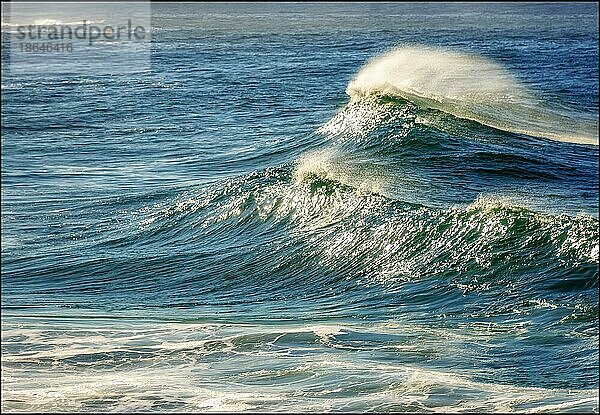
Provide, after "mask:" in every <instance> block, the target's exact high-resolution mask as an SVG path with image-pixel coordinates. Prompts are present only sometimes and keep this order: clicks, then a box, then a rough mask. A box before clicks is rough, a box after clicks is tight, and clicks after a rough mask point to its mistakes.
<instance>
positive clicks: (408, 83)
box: [346, 46, 598, 145]
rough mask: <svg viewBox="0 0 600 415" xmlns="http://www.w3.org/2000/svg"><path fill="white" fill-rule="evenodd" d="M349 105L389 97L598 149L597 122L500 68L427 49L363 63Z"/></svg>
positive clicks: (350, 88) (469, 57)
mask: <svg viewBox="0 0 600 415" xmlns="http://www.w3.org/2000/svg"><path fill="white" fill-rule="evenodd" d="M346 92H347V93H348V95H350V96H351V97H352V98H353V99H354V100H357V99H361V98H362V97H365V96H369V95H372V94H385V95H395V96H400V97H402V98H405V99H408V100H410V101H412V102H414V103H416V104H417V105H420V106H423V107H428V108H434V109H438V110H441V111H444V112H447V113H450V114H452V115H455V116H457V117H461V118H466V119H471V120H474V121H477V122H479V123H482V124H485V125H488V126H491V127H494V128H498V129H501V130H506V131H511V132H515V133H524V134H528V135H532V136H537V137H543V138H549V139H554V140H560V141H567V142H575V143H582V144H594V145H598V117H597V115H595V114H582V113H579V112H577V111H574V110H572V109H568V108H566V107H564V106H563V107H559V105H558V104H556V103H554V104H551V105H549V104H547V103H546V102H544V101H543V100H541V99H540V98H538V97H536V96H535V95H534V94H533V93H532V92H530V91H529V90H528V89H527V88H526V87H525V86H524V85H522V84H521V83H520V82H518V81H517V80H516V79H515V78H514V77H513V76H512V75H511V74H510V73H509V72H508V71H507V70H506V69H504V68H503V67H502V66H501V65H499V64H497V63H495V62H493V61H491V60H489V59H486V58H484V57H481V56H477V55H475V54H472V53H466V52H458V51H454V50H449V49H442V48H436V47H429V46H408V47H401V48H398V49H395V50H392V51H390V52H388V53H385V54H383V55H382V56H379V57H376V58H375V59H373V60H372V61H370V62H369V63H368V64H366V65H365V66H364V67H363V68H362V69H361V70H360V71H359V72H358V74H357V75H356V76H355V77H354V78H353V79H352V80H351V81H350V83H349V84H348V87H347V89H346Z"/></svg>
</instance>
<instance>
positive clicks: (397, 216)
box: [2, 3, 599, 412]
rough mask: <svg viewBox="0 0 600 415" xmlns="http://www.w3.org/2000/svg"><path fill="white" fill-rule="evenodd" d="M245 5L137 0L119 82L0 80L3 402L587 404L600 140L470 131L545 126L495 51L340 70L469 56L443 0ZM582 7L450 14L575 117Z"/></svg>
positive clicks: (593, 367) (472, 407)
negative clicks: (142, 40)
mask: <svg viewBox="0 0 600 415" xmlns="http://www.w3.org/2000/svg"><path fill="white" fill-rule="evenodd" d="M238 6H239V7H238ZM238 6H236V10H238V11H236V12H235V13H238V14H235V13H234V12H233V11H232V10H231V7H230V6H227V5H223V4H199V3H190V4H187V3H186V4H182V5H179V6H177V8H175V9H173V8H170V7H171V6H168V5H167V4H162V3H155V4H153V8H154V10H155V15H153V24H154V25H156V26H157V27H156V28H155V36H156V37H155V39H154V41H153V48H154V49H153V51H154V52H153V53H154V55H153V70H152V71H151V72H150V73H144V74H142V75H139V77H134V78H133V79H132V78H130V75H128V76H123V77H118V76H112V77H105V78H103V77H100V78H91V77H86V76H81V77H77V76H72V77H65V76H64V75H63V74H58V75H56V76H55V78H52V79H50V80H48V81H44V82H40V81H39V79H32V78H28V77H27V76H25V75H19V76H15V75H12V77H6V78H5V77H4V76H3V79H2V82H3V85H2V88H3V89H2V94H3V106H2V112H3V113H2V116H3V123H2V133H3V148H2V156H3V169H2V183H3V184H2V186H3V188H2V190H3V196H2V197H3V199H2V208H3V209H2V409H3V410H10V411H23V412H25V411H30V412H31V411H34V412H44V411H45V412H48V411H54V412H56V411H60V412H101V411H115V412H123V411H134V412H139V411H143V412H154V411H156V412H161V411H162V412H165V411H176V412H198V411H225V412H243V411H253V412H276V411H286V412H298V411H304V412H311V411H343V412H366V411H374V412H392V411H397V412H402V411H403V412H425V411H436V412H444V411H446V412H461V411H463V412H511V411H515V412H528V411H531V412H544V411H546V412H552V411H572V412H594V411H595V412H597V411H598V378H599V377H598V310H599V307H598V288H599V285H598V270H599V221H598V160H599V158H598V156H599V155H598V147H597V146H592V145H585V144H581V143H567V142H563V141H557V140H549V139H546V138H543V137H538V136H537V134H529V133H527V134H526V133H524V132H517V131H516V129H513V128H499V127H498V126H496V127H492V126H491V124H492V122H489V123H488V122H484V121H483V120H479V119H477V118H476V117H477V116H478V115H477V114H479V113H480V112H481V114H479V115H481V116H482V117H487V118H489V119H490V120H492V121H494V120H495V122H496V123H498V124H499V123H500V121H499V120H505V121H506V122H507V123H510V122H515V123H516V122H517V120H518V119H519V117H521V118H523V117H525V115H524V114H525V113H519V112H518V110H519V109H523V107H522V105H530V107H529V108H536V111H538V112H540V113H541V112H543V111H546V110H545V109H544V110H542V109H541V108H544V107H543V105H542V104H541V103H539V102H538V101H535V98H532V96H533V95H532V93H531V92H528V91H527V90H526V88H525V87H524V86H520V84H519V83H518V82H517V81H516V80H515V79H514V78H513V77H512V76H511V75H510V73H509V72H508V71H507V70H504V69H502V68H501V67H499V66H498V65H497V64H494V63H493V62H492V61H490V60H488V59H484V58H481V57H476V56H475V55H472V54H465V53H462V52H461V53H458V52H455V51H454V49H450V48H448V49H442V48H441V47H437V48H432V47H425V46H412V47H410V48H402V49H399V50H396V51H395V52H393V53H392V54H391V55H384V56H383V57H381V58H377V59H375V60H374V61H372V63H371V64H367V66H366V67H364V68H363V69H362V70H361V69H358V68H360V67H361V65H362V64H363V63H364V62H365V61H366V60H367V58H368V56H374V55H376V53H377V51H378V50H381V45H382V44H385V45H392V44H396V42H397V41H398V39H399V36H401V35H402V33H404V31H409V32H410V34H411V38H415V39H416V38H419V36H420V35H423V36H426V37H427V39H429V38H433V39H443V40H444V42H442V43H444V44H454V43H456V42H457V40H456V39H463V40H462V42H463V43H464V46H469V45H470V46H471V47H472V48H474V49H476V47H475V46H477V45H475V46H473V45H474V44H473V42H474V41H473V37H474V34H473V31H471V30H470V29H469V27H470V26H468V25H467V27H466V28H465V27H464V26H460V25H459V26H456V25H457V24H458V23H459V22H457V20H456V18H455V17H452V16H446V17H443V18H444V19H446V18H447V19H450V20H449V23H447V24H444V25H441V23H440V20H439V19H442V17H440V18H439V19H436V20H435V24H432V23H431V22H432V14H433V15H437V13H438V9H439V6H438V5H437V4H436V5H426V4H420V5H414V4H404V3H389V4H388V3H377V4H374V5H371V4H369V5H365V4H358V3H352V4H324V5H312V6H310V7H315V8H321V7H322V8H324V9H319V10H321V12H319V13H317V12H314V11H311V12H310V13H309V12H307V11H306V10H305V9H302V8H305V7H309V6H307V5H305V4H284V5H280V4H253V5H250V4H240V5H238ZM593 6H594V5H592V4H575V5H566V4H558V5H557V4H549V5H533V6H531V5H530V4H516V5H511V6H510V7H514V8H516V10H520V11H521V12H522V16H523V18H522V19H521V20H518V21H516V22H515V23H514V24H513V26H511V27H508V28H505V27H506V25H507V23H506V21H507V19H508V20H509V21H512V20H511V19H514V18H515V17H514V16H515V15H514V13H509V14H508V15H507V13H506V11H504V12H503V10H504V9H503V8H505V7H509V6H508V5H506V4H484V5H478V4H474V5H471V4H458V3H456V4H454V5H447V7H448V8H452V7H458V8H459V10H460V11H461V12H460V13H463V12H464V13H467V11H469V10H471V9H470V8H472V7H474V8H475V9H474V11H473V10H471V12H469V14H468V16H469V17H468V19H467V20H468V24H471V23H470V22H472V21H477V22H479V21H482V22H486V23H485V25H483V26H482V27H480V28H479V29H478V32H476V33H483V35H485V37H484V39H496V40H497V42H498V45H496V46H495V47H496V48H497V49H495V52H498V53H500V52H501V51H502V50H511V51H519V48H518V46H519V45H521V43H519V42H525V41H524V40H523V39H529V40H528V41H527V42H526V43H525V45H526V46H528V48H527V49H525V50H523V51H522V54H518V55H516V56H517V58H518V59H517V58H515V57H513V58H512V60H511V61H510V62H511V64H512V65H513V66H518V64H520V62H521V60H524V61H523V62H524V63H523V66H525V67H526V68H533V69H531V70H533V71H534V72H533V74H532V73H529V72H525V75H527V76H526V78H527V79H529V80H530V81H531V82H533V81H535V82H537V84H538V85H544V83H543V82H542V80H546V79H549V78H550V79H551V80H550V81H548V82H549V85H546V87H545V90H546V91H547V90H549V89H551V88H550V87H555V88H556V89H557V90H560V88H559V87H558V86H560V85H563V86H564V85H567V86H570V88H571V89H569V91H571V94H572V95H569V94H568V93H563V95H560V96H563V97H565V98H564V99H565V100H566V101H569V99H568V97H573V96H575V97H576V98H577V99H578V101H576V103H577V104H578V105H579V107H580V108H587V107H593V106H594V102H595V103H596V107H597V101H594V99H596V98H594V97H593V96H591V97H590V96H587V98H586V95H585V94H584V92H585V91H590V90H593V88H594V85H595V84H594V82H595V81H594V80H593V79H592V80H590V79H589V78H585V74H589V73H590V71H594V70H597V67H594V64H595V63H594V62H597V47H596V46H597V29H596V27H597V25H596V23H597V21H596V20H597V19H596V16H597V14H595V11H597V6H594V7H596V8H595V9H594V7H593ZM529 7H536V8H539V10H538V9H535V10H538V11H539V13H542V12H543V13H545V14H543V13H542V14H543V16H542V17H543V18H542V17H539V16H538V14H539V13H532V12H531V10H530V9H529ZM571 7H573V8H575V9H574V10H571V9H570V8H571ZM213 8H215V9H213ZM248 8H249V9H248ZM298 8H300V9H301V10H300V11H298ZM348 8H350V9H348ZM355 8H359V9H358V10H356V9H355ZM395 8H401V11H402V13H401V15H402V16H403V19H406V21H404V23H405V24H404V25H403V26H402V29H401V31H399V29H398V20H397V18H391V17H389V16H398V10H397V9H395ZM413 8H416V10H414V9H413ZM463 8H464V9H463ZM332 9H333V10H334V11H339V13H338V12H336V13H332V12H331V11H332ZM557 9H558V11H557ZM565 9H566V10H565ZM590 9H592V12H594V13H592V12H590ZM261 10H262V11H261ZM265 10H266V11H265ZM373 10H375V11H376V12H377V13H375V14H376V16H380V17H377V18H374V19H375V20H374V21H371V20H369V21H368V22H367V23H365V21H366V19H364V15H365V13H374V12H373ZM490 10H491V11H490ZM511 10H512V9H511ZM582 10H583V11H582ZM475 12H476V13H478V14H477V15H478V16H479V17H481V19H473V18H472V15H473V13H475ZM492 12H493V13H492ZM202 13H204V14H202ZM460 13H459V15H461V14H460ZM197 15H199V16H203V17H202V19H200V18H198V19H196V20H194V19H195V18H194V16H197ZM587 15H589V18H587V20H586V19H584V18H583V17H582V16H587ZM228 16H229V17H228ZM357 16H359V17H360V19H359V20H358V21H359V23H360V25H357V20H355V19H357ZM371 16H372V15H371ZM381 16H383V17H381ZM410 16H413V17H410ZM414 16H416V17H414ZM444 16H445V15H444ZM507 16H508V17H507ZM557 16H558V17H557ZM315 19H316V20H317V21H318V22H319V24H318V25H315V23H313V22H314V21H315ZM410 19H415V20H410ZM549 19H552V22H553V23H555V24H552V25H547V29H546V30H549V31H550V32H548V33H546V34H545V37H543V36H541V34H540V33H539V31H537V30H536V31H534V32H527V30H530V29H531V27H546V26H544V23H546V22H547V21H548V20H549ZM307 22H310V26H309V27H304V26H303V24H309V23H307ZM411 22H412V23H411ZM582 22H587V23H586V24H583V23H582ZM363 24H365V25H368V26H367V28H369V30H370V32H369V33H367V34H365V30H364V28H363V26H361V25H363ZM465 24H466V23H465ZM438 25H441V26H443V27H446V28H447V27H457V28H456V29H455V30H454V31H453V32H452V36H451V37H448V34H447V33H446V32H445V30H446V29H444V30H442V29H440V28H438V27H437V26H438ZM488 25H489V27H488ZM560 25H563V26H560ZM232 27H234V28H236V29H235V30H234V29H231V28H232ZM240 27H243V28H244V29H247V30H245V31H244V32H243V33H244V34H243V35H241V34H240V30H238V29H239V28H240ZM290 27H293V28H294V30H296V31H297V32H298V34H297V35H294V36H290V34H289V31H290ZM557 27H558V28H560V27H562V29H560V30H558V29H557ZM206 28H208V29H206ZM468 29H469V30H468ZM205 30H206V31H205ZM303 30H304V31H303ZM503 30H505V31H504V32H503ZM540 30H541V29H540ZM348 33H351V34H352V36H350V37H346V36H347V34H348ZM515 33H517V34H520V37H519V36H515ZM571 34H572V36H573V39H574V40H573V41H572V42H573V43H568V45H570V46H573V45H579V48H575V47H569V48H566V47H565V48H557V47H556V45H557V44H562V43H561V42H567V40H566V39H569V37H568V36H570V35H571ZM483 35H482V36H483ZM460 36H464V37H463V38H461V37H460ZM586 36H587V37H586ZM348 39H350V40H348ZM356 39H360V42H361V43H358V44H357V43H356V42H358V41H357V40H356ZM540 39H550V40H551V42H550V41H549V43H544V42H542V41H541V40H540ZM582 39H588V40H586V42H587V43H585V42H584V43H585V44H587V45H588V47H587V49H585V48H584V47H583V46H581V42H583V41H582ZM317 40H318V42H317ZM384 41H385V42H384ZM594 42H596V43H594ZM199 45H205V46H206V48H205V49H203V51H202V53H199V52H198V50H199ZM315 45H317V46H315ZM98 47H99V48H104V47H106V48H108V47H112V46H110V45H99V46H98ZM328 48H331V50H330V49H328ZM536 48H537V49H536ZM362 49H364V50H365V51H367V52H368V53H367V52H365V53H363V54H362V55H361V54H359V52H360V51H361V50H362ZM586 50H587V52H585V51H586ZM532 51H534V52H536V53H533V52H532ZM334 52H335V53H334ZM3 53H5V52H4V48H3ZM511 53H512V52H511ZM515 53H516V52H515ZM586 53H587V54H586ZM544 54H546V55H544ZM548 54H551V55H552V56H554V55H555V54H559V57H560V58H561V59H562V60H564V61H568V59H575V60H577V62H579V65H580V67H581V72H576V73H575V75H576V74H579V77H578V76H575V75H574V74H573V73H572V72H569V71H568V70H566V69H565V68H563V70H565V71H566V72H561V71H558V72H553V71H554V70H556V65H555V64H554V62H555V61H554V60H550V59H549V58H547V57H546V58H543V57H544V56H547V55H548ZM488 55H489V56H492V55H493V54H492V53H489V54H488ZM3 56H4V55H3ZM590 56H591V57H590ZM175 58H177V59H175ZM542 58H543V59H542ZM592 58H593V59H592ZM3 59H4V58H3ZM544 59H546V60H544ZM594 59H595V60H594ZM559 60H560V59H559ZM3 62H4V61H3ZM174 62H175V63H174ZM434 62H435V66H431V65H434ZM430 66H431V67H430ZM428 67H429V69H426V68H428ZM199 68H202V70H199ZM544 68H545V69H544ZM548 68H553V69H548ZM594 68H596V69H594ZM384 69H385V70H384ZM540 70H541V71H542V72H536V71H540ZM357 71H358V72H357ZM403 71H404V72H403ZM356 72H357V73H356ZM473 72H477V73H478V74H479V78H480V81H479V82H478V86H477V88H473V84H472V83H470V82H467V78H468V76H466V75H469V74H472V73H473ZM355 73H356V75H353V74H355ZM556 73H558V74H559V75H560V76H558V75H556V76H555V78H552V77H551V76H550V75H551V74H556ZM521 74H523V73H521ZM9 75H10V74H9ZM525 75H524V76H525ZM567 78H568V79H567ZM275 79H277V80H278V81H277V82H275V81H274V80H275ZM348 80H351V81H350V83H349V84H348V92H349V94H350V95H351V96H350V99H348V97H347V96H345V94H344V88H345V87H346V84H347V83H348ZM574 80H578V82H579V83H575V81H574ZM557 85H558V86H557ZM494 94H496V95H494ZM57 97H58V98H57ZM107 97H110V98H111V99H112V100H114V102H113V101H110V100H108V99H107ZM499 97H501V98H499ZM59 98H60V99H59ZM67 98H69V99H67ZM65 100H66V101H68V102H73V103H75V102H76V103H77V104H78V105H82V106H84V107H85V108H87V110H86V111H83V112H74V111H73V106H71V105H64V102H65ZM108 102H111V105H109V104H108ZM524 102H525V103H526V104H524ZM553 102H559V100H556V101H553ZM23 103H31V108H36V109H40V108H41V109H44V111H43V116H36V115H35V114H33V115H32V112H31V111H28V110H27V111H26V110H25V107H23V105H24V104H23ZM113 105H114V106H113ZM544 105H547V104H544ZM556 105H557V106H558V104H556ZM27 108H29V107H27ZM565 108H566V107H565ZM563 109H564V108H563ZM488 110H489V111H488ZM460 111H465V113H461V112H460ZM469 111H470V112H469ZM486 111H487V112H486ZM511 111H512V112H511ZM565 111H567V110H566V109H565ZM466 112H469V114H470V115H468V116H467V114H466ZM552 114H554V115H552ZM555 115H556V114H555V113H553V112H552V111H551V112H550V115H548V114H546V115H545V116H547V117H550V118H549V119H553V118H552V117H553V116H555ZM525 118H527V117H525ZM525 121H527V120H525ZM538 121H539V120H538ZM554 121H556V119H554ZM554 121H553V122H554ZM528 122H530V124H531V123H533V124H535V122H534V120H529V121H528ZM536 122H537V121H536ZM533 124H531V125H533ZM542 124H543V125H542ZM555 124H556V125H554V124H551V123H550V124H544V123H541V122H540V126H539V128H542V127H544V128H548V129H549V130H548V131H550V130H552V131H554V132H555V133H556V132H560V131H561V130H557V129H556V128H558V127H557V125H559V124H560V123H558V122H557V121H556V122H555ZM531 125H529V124H527V123H525V124H523V125H521V127H522V128H521V129H522V130H523V131H524V130H529V129H530V128H529V127H530V126H531ZM534 126H535V125H534ZM560 128H565V129H566V127H565V124H560ZM565 131H566V130H565ZM565 131H563V132H565ZM574 131H575V130H574ZM577 131H579V130H577ZM561 134H562V133H561ZM572 137H574V135H573V136H571V138H572Z"/></svg>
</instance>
